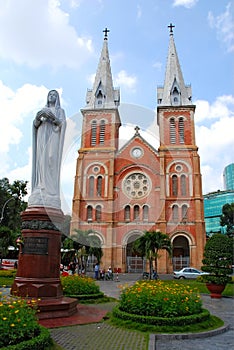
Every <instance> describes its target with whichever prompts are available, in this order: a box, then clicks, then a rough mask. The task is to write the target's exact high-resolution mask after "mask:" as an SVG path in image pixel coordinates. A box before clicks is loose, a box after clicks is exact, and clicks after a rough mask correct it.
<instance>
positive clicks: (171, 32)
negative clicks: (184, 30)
mask: <svg viewBox="0 0 234 350" xmlns="http://www.w3.org/2000/svg"><path fill="white" fill-rule="evenodd" d="M167 27H168V28H170V35H172V34H173V28H175V26H174V25H173V24H172V23H170V25H169V26H167Z"/></svg>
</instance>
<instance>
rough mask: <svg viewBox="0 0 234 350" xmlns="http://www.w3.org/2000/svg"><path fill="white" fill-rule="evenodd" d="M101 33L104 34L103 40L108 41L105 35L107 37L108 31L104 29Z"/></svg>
mask: <svg viewBox="0 0 234 350" xmlns="http://www.w3.org/2000/svg"><path fill="white" fill-rule="evenodd" d="M103 33H104V40H107V39H108V37H107V35H108V33H109V29H107V28H105V29H104V30H103Z"/></svg>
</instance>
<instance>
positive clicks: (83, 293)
mask: <svg viewBox="0 0 234 350" xmlns="http://www.w3.org/2000/svg"><path fill="white" fill-rule="evenodd" d="M61 283H62V287H63V294H64V295H66V296H69V297H73V298H79V300H81V299H83V300H85V299H92V298H93V299H95V298H101V297H103V295H104V294H103V293H102V292H101V291H100V288H99V286H98V285H96V283H95V280H94V279H92V278H90V277H87V276H79V275H69V276H64V277H61Z"/></svg>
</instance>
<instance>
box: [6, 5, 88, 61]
mask: <svg viewBox="0 0 234 350" xmlns="http://www.w3.org/2000/svg"><path fill="white" fill-rule="evenodd" d="M91 52H92V41H91V39H90V38H86V37H82V36H78V34H77V33H76V31H75V29H74V27H72V26H71V25H70V24H69V15H68V13H66V12H64V11H62V10H61V8H60V2H59V1H57V0H40V1H31V0H21V1H14V0H8V1H7V2H4V1H1V2H0V57H2V58H4V59H10V60H12V61H14V62H16V63H17V64H26V65H28V66H30V67H38V66H40V65H51V66H53V68H57V67H59V66H68V67H72V68H74V67H77V66H79V65H80V64H82V63H83V62H84V61H85V60H86V59H87V56H89V55H90V53H91Z"/></svg>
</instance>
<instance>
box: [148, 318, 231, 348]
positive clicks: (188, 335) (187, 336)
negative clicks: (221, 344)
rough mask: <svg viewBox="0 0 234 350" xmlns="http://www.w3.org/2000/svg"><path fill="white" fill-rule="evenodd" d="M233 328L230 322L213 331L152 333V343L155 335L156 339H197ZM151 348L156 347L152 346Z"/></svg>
mask: <svg viewBox="0 0 234 350" xmlns="http://www.w3.org/2000/svg"><path fill="white" fill-rule="evenodd" d="M230 328H231V325H230V324H224V325H223V326H222V327H220V328H217V329H213V330H211V331H207V332H200V333H174V334H167V333H161V334H151V335H150V343H151V340H152V339H151V336H152V337H154V339H155V341H157V339H158V340H159V339H160V340H162V339H167V340H181V339H196V338H208V337H213V336H215V335H218V334H222V333H224V332H227V331H228V330H229V329H230ZM151 349H156V347H154V348H150V347H149V350H151Z"/></svg>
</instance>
